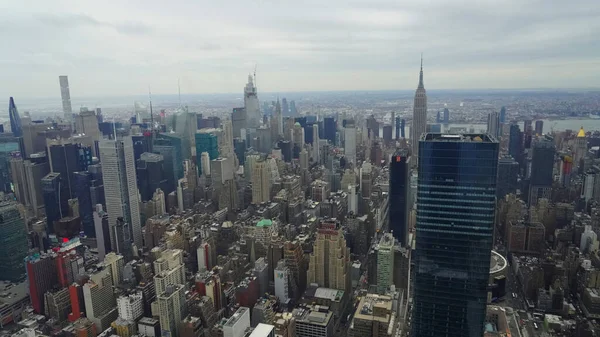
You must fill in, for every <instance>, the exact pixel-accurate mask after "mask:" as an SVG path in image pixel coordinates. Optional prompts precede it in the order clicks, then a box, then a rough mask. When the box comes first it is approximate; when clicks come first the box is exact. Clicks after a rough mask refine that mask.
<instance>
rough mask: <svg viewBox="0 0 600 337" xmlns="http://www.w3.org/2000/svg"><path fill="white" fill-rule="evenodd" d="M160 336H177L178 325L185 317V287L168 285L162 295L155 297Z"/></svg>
mask: <svg viewBox="0 0 600 337" xmlns="http://www.w3.org/2000/svg"><path fill="white" fill-rule="evenodd" d="M156 301H157V302H158V308H159V319H160V328H161V330H162V336H179V324H180V322H181V321H182V319H183V318H185V316H186V315H187V306H186V302H185V287H184V286H183V285H181V284H169V285H168V286H167V288H166V290H165V292H163V293H162V294H159V295H157V297H156Z"/></svg>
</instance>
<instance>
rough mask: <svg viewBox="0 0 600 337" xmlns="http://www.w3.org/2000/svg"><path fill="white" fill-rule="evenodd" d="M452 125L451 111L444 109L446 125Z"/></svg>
mask: <svg viewBox="0 0 600 337" xmlns="http://www.w3.org/2000/svg"><path fill="white" fill-rule="evenodd" d="M448 123H450V110H448V108H444V124H448Z"/></svg>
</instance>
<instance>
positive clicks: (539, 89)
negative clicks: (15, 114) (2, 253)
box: [8, 86, 600, 101]
mask: <svg viewBox="0 0 600 337" xmlns="http://www.w3.org/2000/svg"><path fill="white" fill-rule="evenodd" d="M415 90H416V89H348V90H343V89H341V90H297V91H264V92H262V94H267V95H280V94H282V93H285V94H296V93H299V94H307V93H353V92H355V93H366V92H413V91H415ZM426 90H427V91H431V92H440V91H446V92H453V91H454V92H494V91H496V92H498V91H505V92H511V91H513V92H514V91H517V92H526V91H570V90H575V91H600V86H597V87H574V88H568V87H563V88H559V87H557V88H549V87H547V88H544V87H539V88H465V89H448V88H440V89H435V88H434V89H426ZM260 94H261V92H260V91H259V95H260ZM147 95H148V94H147V93H140V94H127V95H118V94H108V95H94V96H79V97H81V98H84V99H86V98H106V97H111V98H112V97H114V98H120V97H123V98H124V97H133V96H147ZM152 95H153V96H170V95H173V96H177V95H179V94H178V93H156V92H155V93H153V94H152ZM181 95H183V96H189V95H241V96H243V92H242V93H238V92H197V93H182V94H181ZM8 97H16V100H18V99H19V98H18V97H19V96H14V95H10V96H8ZM29 98H30V99H36V100H39V99H56V96H45V97H42V96H38V97H34V96H29ZM59 99H60V96H59ZM76 99H77V98H75V100H76ZM73 100H74V99H73V97H71V101H73ZM25 101H27V99H25Z"/></svg>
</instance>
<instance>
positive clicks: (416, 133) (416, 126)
mask: <svg viewBox="0 0 600 337" xmlns="http://www.w3.org/2000/svg"><path fill="white" fill-rule="evenodd" d="M426 129H427V92H426V91H425V85H424V84H423V57H422V56H421V72H420V73H419V86H418V87H417V91H416V92H415V102H414V107H413V121H412V125H411V127H410V131H411V133H412V134H411V135H410V140H411V143H412V153H411V155H412V156H413V157H415V160H414V161H413V164H415V165H417V164H418V163H417V156H418V153H419V138H421V134H423V133H424V132H425V130H426Z"/></svg>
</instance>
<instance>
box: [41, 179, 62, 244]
mask: <svg viewBox="0 0 600 337" xmlns="http://www.w3.org/2000/svg"><path fill="white" fill-rule="evenodd" d="M61 180H62V177H61V176H60V173H48V174H47V175H46V176H45V177H44V178H42V180H41V181H40V182H41V186H42V195H43V197H44V208H45V210H46V231H47V232H48V234H54V224H55V222H57V221H58V220H60V219H62V218H63V217H66V216H67V215H68V214H69V204H68V203H67V199H63V198H61V197H60V190H61V188H60V185H61V182H60V181H61ZM63 201H64V202H63Z"/></svg>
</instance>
